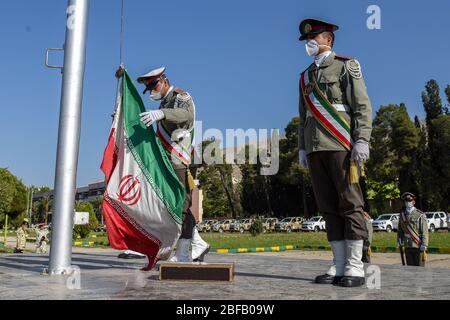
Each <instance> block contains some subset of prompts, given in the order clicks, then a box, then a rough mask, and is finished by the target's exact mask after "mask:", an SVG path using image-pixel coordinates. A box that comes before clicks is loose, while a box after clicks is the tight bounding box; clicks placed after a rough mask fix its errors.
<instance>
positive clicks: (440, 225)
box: [425, 212, 448, 232]
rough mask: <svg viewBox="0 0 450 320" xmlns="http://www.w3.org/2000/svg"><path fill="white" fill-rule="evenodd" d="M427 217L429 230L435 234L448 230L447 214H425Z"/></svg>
mask: <svg viewBox="0 0 450 320" xmlns="http://www.w3.org/2000/svg"><path fill="white" fill-rule="evenodd" d="M425 215H426V216H427V223H428V230H429V231H430V232H434V231H435V230H438V229H447V227H448V224H447V219H448V218H447V215H446V214H445V212H425Z"/></svg>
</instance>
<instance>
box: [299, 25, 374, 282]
mask: <svg viewBox="0 0 450 320" xmlns="http://www.w3.org/2000/svg"><path fill="white" fill-rule="evenodd" d="M336 30H338V26H336V25H334V24H330V23H326V22H323V21H320V20H316V19H306V20H304V21H302V23H301V24H300V33H301V37H300V40H301V41H303V40H306V41H307V42H306V51H307V53H308V55H309V56H313V57H314V62H313V63H312V64H311V65H310V66H309V67H308V69H307V70H305V72H303V73H302V76H301V81H300V87H301V89H300V103H299V112H300V125H299V146H300V151H299V158H300V163H301V165H302V166H304V167H307V168H309V169H310V173H311V179H312V184H313V189H314V193H315V196H316V199H317V205H318V207H319V210H320V211H321V213H322V214H323V216H324V217H325V220H326V224H327V236H328V241H330V243H331V248H332V251H333V257H334V259H333V265H332V266H331V268H330V269H329V270H328V272H327V273H326V274H324V275H321V276H318V277H317V278H316V283H325V284H335V285H340V286H344V287H356V286H361V285H363V284H364V282H365V278H364V277H365V274H364V264H363V263H362V261H361V259H362V252H363V243H364V240H365V239H367V238H368V234H367V227H366V222H365V220H364V215H363V212H364V200H363V195H362V192H361V188H360V186H359V184H358V182H356V183H354V182H352V181H350V168H351V163H358V162H364V161H367V160H368V159H369V141H370V136H371V132H372V108H371V104H370V100H369V97H368V95H367V90H366V86H365V83H364V79H363V76H362V72H361V67H360V64H359V62H358V61H357V60H355V59H351V58H346V57H342V56H338V55H336V54H335V53H334V52H333V51H332V47H333V45H334V41H335V35H334V32H335V31H336Z"/></svg>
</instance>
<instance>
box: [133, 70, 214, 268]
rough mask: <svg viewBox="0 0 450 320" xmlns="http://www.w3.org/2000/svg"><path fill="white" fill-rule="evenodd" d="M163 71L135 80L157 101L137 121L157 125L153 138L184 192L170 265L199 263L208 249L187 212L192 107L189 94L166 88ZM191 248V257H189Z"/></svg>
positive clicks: (165, 78)
mask: <svg viewBox="0 0 450 320" xmlns="http://www.w3.org/2000/svg"><path fill="white" fill-rule="evenodd" d="M165 71H166V68H159V69H155V70H153V71H151V72H150V73H148V74H146V75H143V76H141V77H139V79H138V82H139V83H142V84H144V85H145V86H146V89H145V91H144V94H145V93H146V92H147V91H148V92H150V98H151V99H152V100H154V101H161V105H160V108H159V110H150V111H147V112H145V113H143V114H141V121H142V122H143V123H144V124H145V125H146V126H148V127H149V126H151V125H153V123H157V134H158V136H159V138H160V140H161V142H162V144H163V146H164V147H165V149H166V152H167V154H168V156H169V159H170V160H171V162H172V166H173V168H174V170H175V173H176V174H177V176H178V179H179V180H180V182H181V183H182V184H183V185H184V186H185V190H186V198H185V200H184V203H183V226H182V233H181V237H180V239H179V241H178V244H177V251H176V253H175V255H174V256H173V257H172V259H171V261H178V262H189V261H199V262H201V261H203V260H204V257H205V255H206V254H207V253H208V252H209V245H208V244H207V243H206V242H205V241H203V239H202V238H201V237H200V235H199V233H198V230H197V228H196V224H197V223H196V221H195V218H194V216H193V215H192V212H191V210H190V208H191V206H192V189H193V188H194V185H193V177H192V173H191V170H190V166H191V163H192V159H191V156H192V155H193V139H194V125H195V105H194V101H193V99H192V97H191V96H190V94H189V93H187V92H186V91H184V90H182V89H180V88H175V87H173V86H171V85H170V83H169V79H168V78H167V76H166V75H165ZM191 244H192V254H190V253H189V246H190V245H191Z"/></svg>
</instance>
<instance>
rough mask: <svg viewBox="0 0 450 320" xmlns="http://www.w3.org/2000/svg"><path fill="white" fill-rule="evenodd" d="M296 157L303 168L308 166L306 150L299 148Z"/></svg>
mask: <svg viewBox="0 0 450 320" xmlns="http://www.w3.org/2000/svg"><path fill="white" fill-rule="evenodd" d="M298 159H299V160H300V161H299V162H300V165H301V166H302V167H304V168H307V169H308V168H309V166H308V159H307V158H306V151H305V150H300V151H299V154H298Z"/></svg>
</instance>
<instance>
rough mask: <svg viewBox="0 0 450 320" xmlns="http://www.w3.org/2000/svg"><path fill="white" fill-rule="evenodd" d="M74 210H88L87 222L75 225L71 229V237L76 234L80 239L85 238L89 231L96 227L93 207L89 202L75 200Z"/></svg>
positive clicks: (75, 236)
mask: <svg viewBox="0 0 450 320" xmlns="http://www.w3.org/2000/svg"><path fill="white" fill-rule="evenodd" d="M75 211H77V212H89V224H87V225H83V226H75V227H74V229H73V238H74V239H76V238H77V237H78V236H79V237H81V238H82V239H84V238H87V237H88V236H89V234H90V233H91V231H93V230H95V229H96V228H97V227H98V220H97V217H96V215H95V211H94V207H93V206H92V204H91V203H90V202H78V201H77V202H76V203H75Z"/></svg>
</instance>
